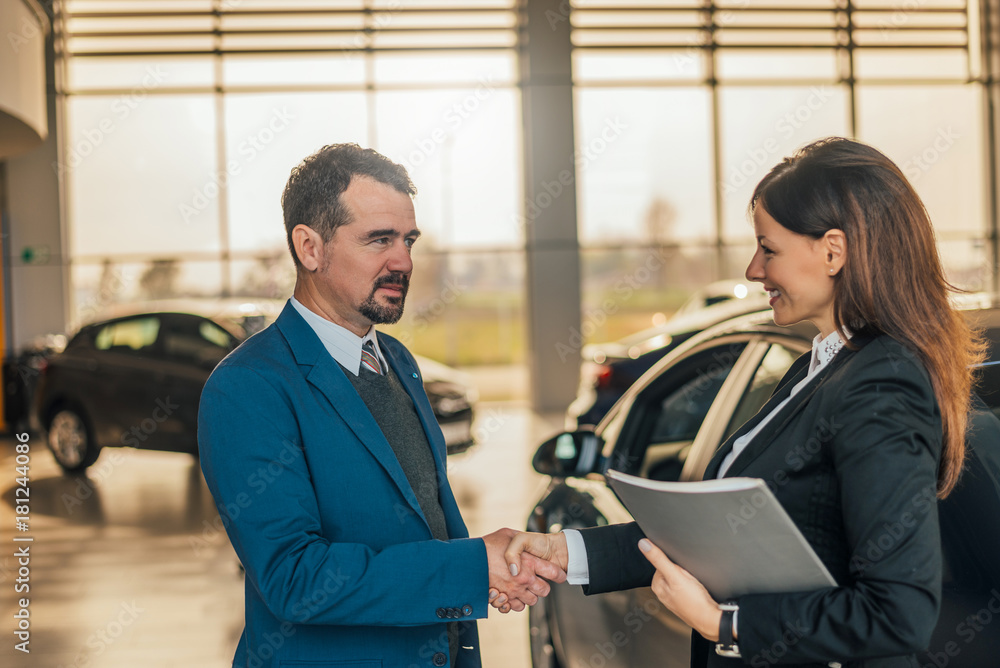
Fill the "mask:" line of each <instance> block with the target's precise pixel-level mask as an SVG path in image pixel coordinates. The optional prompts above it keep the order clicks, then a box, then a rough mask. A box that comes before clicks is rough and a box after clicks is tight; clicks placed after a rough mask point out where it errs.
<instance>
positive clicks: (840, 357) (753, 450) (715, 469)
mask: <svg viewBox="0 0 1000 668" xmlns="http://www.w3.org/2000/svg"><path fill="white" fill-rule="evenodd" d="M870 339H871V337H869V336H867V335H865V336H856V337H854V338H853V339H852V342H854V343H855V344H857V345H858V346H859V347H863V346H864V345H865V344H867V343H868V341H869V340H870ZM854 352H855V351H853V350H850V349H849V348H846V347H845V348H844V349H842V350H841V351H840V352H839V353H837V355H836V356H835V357H834V358H833V359H832V360H831V361H830V363H829V364H827V365H826V367H825V368H824V369H823V370H821V371H820V372H819V373H818V374H817V375H816V377H815V378H813V379H811V381H810V382H809V384H808V385H806V386H805V387H804V388H802V390H800V391H799V393H798V394H796V395H795V398H794V399H792V401H790V402H789V403H788V405H786V406H785V407H784V408H782V409H781V412H780V413H778V414H777V415H775V416H774V418H772V419H771V421H770V422H768V423H767V425H765V426H764V428H763V429H761V431H760V433H759V434H757V436H755V437H754V439H753V440H752V441H751V442H750V443H749V444H747V447H746V448H745V449H744V450H743V451H742V452H741V453H740V454H739V455H737V457H736V459H734V460H733V463H732V464H731V465H730V466H729V468H728V469H727V470H726V475H725V477H727V478H731V477H734V476H738V475H740V474H741V473H742V472H743V471H744V470H746V468H747V467H748V466H749V465H750V464H751V463H752V462H753V461H754V460H755V459H756V458H757V457H758V456H759V455H760V454H761V453H762V452H763V451H764V450H766V449H767V446H769V445H770V444H771V441H773V440H774V438H775V437H776V436H777V435H778V434H780V433H781V432H782V430H784V429H785V427H786V426H787V425H788V423H789V422H791V420H792V419H793V418H794V417H795V416H796V415H798V413H799V411H801V410H802V408H803V407H804V406H805V405H806V404H807V403H808V402H809V399H810V398H811V397H812V396H813V395H814V394H815V393H816V391H817V390H818V389H819V388H820V387H822V386H823V383H825V382H826V379H827V378H828V377H829V376H830V373H831V372H832V371H833V370H834V369H836V368H838V367H839V366H841V365H843V364H845V363H846V362H847V360H848V359H850V358H851V357H853V355H854ZM809 359H810V354H809V353H806V354H804V355H802V356H801V357H799V359H797V360H796V361H795V362H794V363H793V364H792V366H791V368H789V372H788V373H787V374H786V375H785V378H786V379H788V380H785V379H782V383H781V384H780V385H779V386H778V389H777V390H775V393H774V394H773V395H772V396H771V398H770V399H769V400H768V401H767V403H766V404H764V406H763V408H761V409H760V410H759V411H758V412H757V415H755V416H754V417H753V419H751V420H749V421H747V423H746V424H745V425H743V427H741V428H740V429H738V430H737V431H736V433H735V434H733V435H732V436H730V437H729V439H728V440H727V441H726V442H725V444H723V446H722V447H721V448H719V451H718V452H716V453H715V457H713V458H712V461H711V462H709V465H708V468H706V469H705V478H706V479H709V478H710V477H711V478H715V477H717V476H718V475H719V467H720V466H721V465H722V460H723V459H724V458H725V456H726V454H728V453H729V451H730V450H732V448H733V443H734V442H735V441H736V439H737V438H739V437H740V436H742V435H744V434H746V433H748V432H749V431H751V430H752V429H753V428H754V427H756V426H757V425H758V424H760V422H761V420H763V419H764V418H765V417H767V416H768V415H769V414H770V413H771V412H772V411H773V410H774V409H775V408H776V407H777V406H778V405H779V404H781V402H782V401H784V400H785V399H787V398H788V396H789V395H790V394H791V393H792V389H793V388H794V387H795V386H796V385H797V384H799V383H800V382H802V380H803V379H804V378H805V377H806V374H807V373H808V370H809Z"/></svg>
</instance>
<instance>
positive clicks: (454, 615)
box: [448, 608, 462, 619]
mask: <svg viewBox="0 0 1000 668" xmlns="http://www.w3.org/2000/svg"><path fill="white" fill-rule="evenodd" d="M448 616H449V617H451V618H452V619H458V618H459V617H461V616H462V615H461V614H460V613H459V612H458V608H448Z"/></svg>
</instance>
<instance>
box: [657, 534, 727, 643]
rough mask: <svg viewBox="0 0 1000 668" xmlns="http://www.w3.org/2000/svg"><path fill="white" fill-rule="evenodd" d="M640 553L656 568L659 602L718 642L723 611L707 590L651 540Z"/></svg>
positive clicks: (699, 631)
mask: <svg viewBox="0 0 1000 668" xmlns="http://www.w3.org/2000/svg"><path fill="white" fill-rule="evenodd" d="M639 549H640V550H641V551H642V554H643V556H645V557H646V559H648V560H649V563H651V564H653V566H655V567H656V575H654V576H653V593H654V594H656V598H658V599H660V602H661V603H663V605H665V606H667V607H668V608H669V609H670V610H671V611H672V612H673V613H674V614H675V615H677V616H678V617H680V618H681V620H682V621H684V623H686V624H687V625H688V626H690V627H691V628H693V629H694V630H695V631H697V632H698V633H700V634H701V635H702V637H703V638H705V639H706V640H710V641H712V642H717V641H718V640H719V623H720V622H721V621H722V611H721V610H719V606H718V604H717V603H716V602H715V600H714V599H713V598H712V596H711V595H710V594H709V593H708V590H706V589H705V587H704V586H703V585H702V584H701V583H700V582H698V580H696V579H695V577H694V576H693V575H691V574H690V573H688V572H687V571H686V570H684V569H683V568H681V567H680V566H678V565H677V564H675V563H674V562H672V561H670V559H669V558H668V557H667V555H665V554H663V551H662V550H661V549H660V548H658V547H656V546H655V545H653V543H652V542H650V541H649V539H647V538H643V539H642V540H640V541H639Z"/></svg>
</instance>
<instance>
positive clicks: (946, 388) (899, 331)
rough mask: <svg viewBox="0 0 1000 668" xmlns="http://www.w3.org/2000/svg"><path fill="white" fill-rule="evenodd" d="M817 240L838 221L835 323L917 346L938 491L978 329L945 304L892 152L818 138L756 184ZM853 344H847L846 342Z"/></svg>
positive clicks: (953, 447) (961, 441)
mask: <svg viewBox="0 0 1000 668" xmlns="http://www.w3.org/2000/svg"><path fill="white" fill-rule="evenodd" d="M758 206H762V207H764V210H765V211H767V213H768V214H770V216H771V217H772V218H774V219H775V220H776V221H778V222H779V223H780V224H781V225H782V226H783V227H785V228H787V229H789V230H791V231H792V232H796V233H798V234H803V235H806V236H809V237H811V238H814V239H819V238H820V237H822V236H823V235H824V234H825V233H826V232H827V231H828V230H831V229H839V230H842V231H843V232H844V236H845V237H846V239H847V258H846V262H845V264H844V267H843V269H842V270H841V271H840V272H839V273H838V274H837V275H836V277H835V278H834V280H835V286H834V322H835V325H836V327H837V330H838V331H840V332H843V330H844V328H845V327H846V328H847V329H848V330H850V331H851V332H852V334H858V333H860V332H870V333H873V334H880V333H881V334H887V335H888V336H891V337H892V338H893V339H895V340H897V341H899V342H900V343H902V344H903V345H904V346H905V347H906V348H907V349H908V350H911V351H913V352H914V353H915V354H916V356H917V358H918V359H919V360H920V361H921V362H922V363H923V364H924V366H925V368H926V369H927V371H928V373H929V374H930V377H931V382H932V384H933V387H934V394H935V396H936V397H937V402H938V407H939V408H940V411H941V422H942V427H943V444H944V446H943V453H942V456H941V466H940V468H939V471H938V496H940V497H941V498H944V497H945V496H947V495H948V494H949V493H950V492H951V490H952V489H953V488H954V487H955V484H956V483H957V482H958V477H959V475H960V474H961V472H962V463H963V461H964V458H965V436H966V427H967V415H968V410H969V402H970V399H971V393H972V383H973V372H972V366H973V365H975V364H976V363H978V362H980V361H981V360H982V358H983V350H984V345H983V341H982V337H981V335H980V334H979V333H978V332H974V331H973V330H972V329H971V328H970V327H969V326H968V325H967V324H966V322H965V319H964V318H963V317H962V315H961V314H960V313H958V312H957V311H956V310H955V309H954V308H953V307H952V305H951V303H950V302H949V299H948V293H949V292H951V291H956V289H955V288H954V287H953V286H951V285H950V284H949V283H948V281H947V280H945V277H944V271H943V269H942V267H941V261H940V259H939V257H938V251H937V244H936V243H935V239H934V231H933V228H932V226H931V220H930V217H929V216H928V215H927V210H926V209H925V208H924V205H923V202H921V201H920V197H919V196H918V195H917V193H916V191H914V189H913V186H911V185H910V183H909V182H908V181H907V180H906V177H905V176H903V172H902V171H900V169H899V167H897V166H896V165H895V164H894V163H893V162H892V161H891V160H889V158H887V157H886V156H885V155H883V154H882V153H880V152H879V151H877V150H876V149H874V148H872V147H871V146H867V145H865V144H861V143H859V142H856V141H852V140H849V139H842V138H836V137H835V138H830V139H823V140H821V141H817V142H814V143H812V144H809V145H808V146H806V147H804V148H802V149H800V150H799V151H797V152H796V153H795V154H794V155H792V156H791V157H789V158H785V159H784V160H783V161H782V162H781V163H780V164H778V165H777V166H776V167H774V168H773V169H772V170H771V171H770V172H769V173H768V174H767V176H765V177H764V179H763V180H762V181H761V182H760V183H759V184H757V188H756V189H755V190H754V193H753V197H752V198H751V200H750V211H751V213H752V212H753V210H754V209H755V208H756V207H758ZM848 345H850V344H848Z"/></svg>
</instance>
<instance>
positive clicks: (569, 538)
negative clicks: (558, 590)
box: [563, 529, 590, 585]
mask: <svg viewBox="0 0 1000 668" xmlns="http://www.w3.org/2000/svg"><path fill="white" fill-rule="evenodd" d="M563 535H564V536H566V551H567V553H568V554H569V558H568V559H567V561H568V562H569V563H568V565H567V568H566V582H568V583H569V584H571V585H585V584H590V564H589V563H588V562H587V546H586V545H584V543H583V536H581V535H580V532H579V531H577V530H576V529H563Z"/></svg>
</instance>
